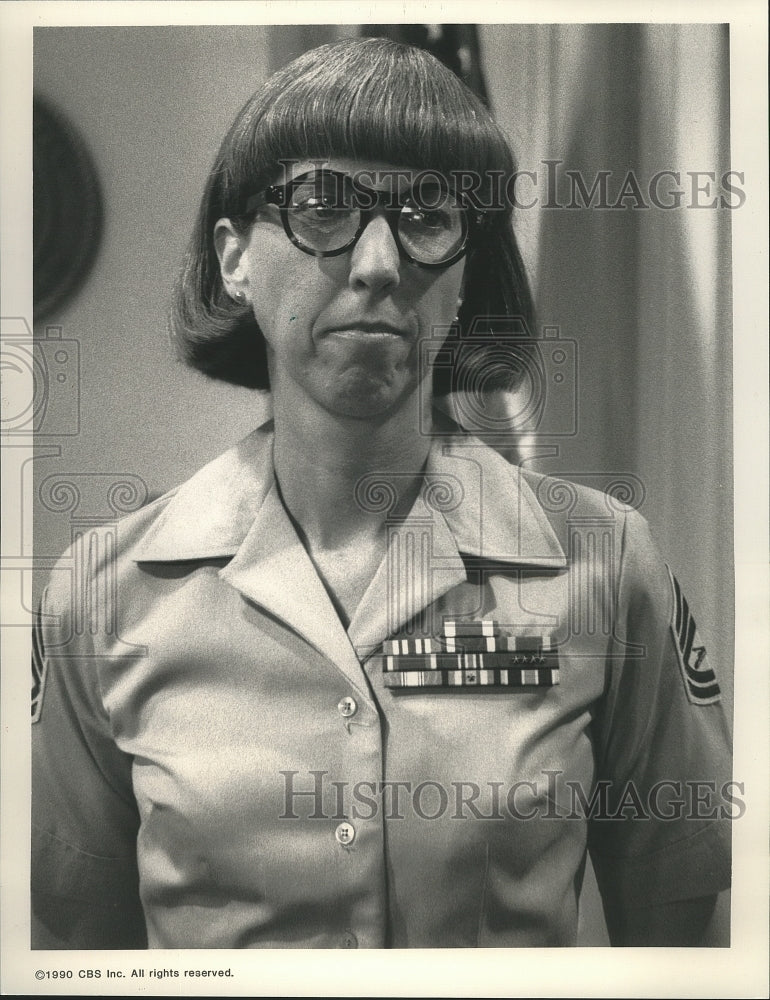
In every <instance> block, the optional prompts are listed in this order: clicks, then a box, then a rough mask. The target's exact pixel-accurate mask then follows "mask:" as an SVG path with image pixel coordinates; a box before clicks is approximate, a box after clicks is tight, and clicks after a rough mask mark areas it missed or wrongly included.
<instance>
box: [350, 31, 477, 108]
mask: <svg viewBox="0 0 770 1000" xmlns="http://www.w3.org/2000/svg"><path fill="white" fill-rule="evenodd" d="M361 34H362V35H366V36H369V37H375V38H392V39H393V41H395V42H403V43H404V44H406V45H416V46H417V47H418V48H421V49H427V50H428V52H430V53H431V55H434V56H435V57H436V58H437V59H440V60H441V62H442V63H444V65H445V66H448V67H449V69H451V70H452V72H454V73H456V74H457V75H458V76H459V77H460V79H461V80H462V81H463V83H464V84H465V85H466V86H467V87H470V89H471V90H472V91H473V92H474V93H475V94H476V96H477V97H478V98H480V99H481V100H482V101H483V102H484V104H486V106H487V107H489V96H488V95H487V88H486V84H485V82H484V73H483V71H482V69H481V54H480V51H479V36H478V32H477V30H476V25H475V24H364V25H363V26H362V28H361Z"/></svg>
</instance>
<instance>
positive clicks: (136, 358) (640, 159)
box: [22, 25, 740, 944]
mask: <svg viewBox="0 0 770 1000" xmlns="http://www.w3.org/2000/svg"><path fill="white" fill-rule="evenodd" d="M355 33H357V28H356V26H355V25H349V26H344V27H340V26H335V25H327V26H323V25H321V26H318V25H315V26H312V27H308V26H291V25H289V26H280V27H264V26H232V27H184V28H182V27H163V28H45V29H38V30H36V32H35V40H34V46H35V52H34V56H35V63H34V66H35V69H34V72H35V85H36V89H37V90H38V91H39V93H40V94H41V96H43V97H45V98H47V99H49V100H50V101H51V102H52V103H53V104H54V105H55V106H56V107H58V108H59V109H60V110H61V111H62V112H64V114H66V115H67V116H68V117H69V118H70V119H71V120H72V122H73V123H74V124H75V125H76V127H77V128H78V129H79V130H80V132H81V134H82V135H83V137H84V139H85V140H86V142H87V144H88V146H89V147H90V150H91V153H92V156H93V159H94V162H95V164H96V167H97V170H98V172H99V175H100V179H101V183H102V188H103V194H104V202H105V231H104V237H103V242H102V245H101V248H100V251H99V255H98V257H97V260H96V263H95V266H94V268H93V270H92V272H91V274H90V276H89V278H88V280H87V282H86V284H85V285H84V286H83V288H82V289H81V290H80V291H79V293H78V294H77V296H76V297H75V298H74V299H72V300H71V301H70V302H69V303H68V304H67V305H66V306H64V307H63V308H61V309H60V310H59V311H58V312H57V314H55V315H53V316H50V317H48V318H47V319H46V321H45V324H43V326H42V327H41V328H40V329H38V330H36V331H35V333H36V335H39V336H44V335H45V327H46V326H51V325H56V326H60V327H61V330H62V336H64V337H69V338H74V339H77V340H78V342H79V345H80V353H81V371H80V431H79V433H78V434H77V435H75V436H72V437H67V438H65V437H60V438H53V439H51V441H52V442H53V443H55V444H56V445H57V446H58V447H59V448H60V454H59V456H58V457H57V456H55V455H52V454H50V449H49V451H48V452H46V450H45V449H44V448H43V447H41V448H40V451H39V457H38V458H37V459H36V461H35V463H34V466H35V481H36V484H37V485H39V484H40V483H41V482H42V481H43V480H44V479H46V477H49V476H51V475H52V474H55V473H62V474H70V473H75V474H78V475H80V474H83V473H107V474H110V475H112V476H114V477H116V478H119V477H120V476H121V475H123V474H126V473H131V474H135V475H138V476H140V477H141V478H142V479H143V480H144V481H145V482H146V484H147V486H148V489H149V491H150V492H151V494H153V495H157V494H159V493H161V492H164V491H165V490H167V489H169V488H171V487H172V486H174V485H176V484H177V483H179V482H181V481H182V480H184V479H185V478H186V477H188V476H189V475H191V474H192V473H193V472H194V471H195V470H196V469H197V468H199V467H200V466H201V465H202V464H204V462H206V461H207V460H209V459H210V458H213V457H214V456H215V455H216V454H218V453H219V452H221V451H222V450H224V449H225V448H226V447H227V446H228V445H229V444H231V443H232V442H234V441H235V440H237V439H238V438H239V437H241V436H242V435H243V434H245V433H247V431H248V430H250V429H251V428H252V427H253V426H254V425H255V424H256V423H257V422H258V420H259V419H260V417H261V416H262V414H263V413H264V412H265V404H264V401H263V400H262V399H261V398H260V397H259V395H255V394H253V393H249V392H247V391H246V390H238V389H234V388H231V387H227V386H224V385H222V386H220V385H217V384H216V383H213V382H208V381H206V380H205V379H203V378H202V377H200V376H198V375H196V374H195V373H193V372H190V371H189V370H186V369H183V368H181V367H180V366H178V365H177V364H175V363H174V361H173V360H172V358H171V355H170V351H169V347H168V343H167V340H166V335H165V316H166V311H167V308H168V301H169V294H170V289H171V285H172V283H173V279H174V275H175V273H176V271H177V268H178V265H179V261H180V258H181V255H182V252H183V250H184V247H185V244H186V242H187V239H188V236H189V233H190V231H191V227H192V220H193V216H194V213H195V210H196V207H197V202H198V199H199V196H200V192H201V190H202V186H203V181H204V178H205V176H206V173H207V170H208V167H209V165H210V162H211V160H212V158H213V155H214V151H215V148H216V146H217V145H218V143H219V140H220V139H221V136H222V134H223V132H224V129H225V127H226V125H227V124H228V123H229V121H230V120H231V118H232V117H233V115H234V114H235V112H236V111H237V110H238V109H239V108H240V106H241V105H242V103H243V102H244V101H245V99H246V98H247V97H248V96H249V95H250V94H251V93H252V92H253V90H254V89H255V88H256V87H257V86H258V85H259V84H260V83H261V82H262V81H263V80H264V79H265V77H266V76H267V75H269V73H270V72H272V71H273V70H274V69H277V68H278V66H280V65H282V64H284V63H285V62H287V61H288V60H289V59H290V58H293V57H294V56H295V55H298V54H299V53H300V52H301V51H303V50H304V49H306V48H309V47H312V46H314V45H317V44H320V43H321V42H323V41H327V40H329V39H331V38H334V37H338V36H339V35H341V34H347V35H349V34H355ZM479 38H480V45H481V55H482V61H483V69H484V72H485V75H486V81H487V89H488V92H489V96H490V100H491V103H492V106H493V109H494V111H495V113H496V114H497V117H498V119H499V121H500V122H501V124H502V126H503V128H504V129H505V130H506V131H507V133H508V134H509V135H510V137H511V139H512V142H513V144H514V147H515V150H516V153H517V156H518V160H519V164H520V167H521V168H522V169H527V170H532V171H536V172H538V174H539V175H541V176H542V173H543V170H544V167H543V161H544V160H547V159H554V160H560V161H563V169H572V170H580V171H581V172H582V173H583V174H584V176H585V178H586V179H587V180H588V182H589V184H590V181H591V179H592V178H593V177H594V176H595V175H596V174H597V173H598V171H601V170H610V171H612V172H613V177H614V178H616V179H620V178H623V177H624V176H625V175H626V174H627V173H628V171H629V170H633V171H634V173H635V174H636V176H637V177H638V178H640V179H641V180H642V181H643V184H642V187H643V188H644V180H645V179H649V178H650V177H651V176H652V175H653V174H654V173H655V172H656V171H658V170H664V169H666V170H674V171H681V172H683V174H684V172H686V171H695V170H703V171H713V172H715V173H716V175H717V177H719V176H720V175H721V174H722V173H723V172H724V171H725V170H727V169H728V168H729V166H730V164H729V113H728V80H729V68H728V38H727V33H726V28H723V27H721V26H714V25H711V26H709V25H694V26H672V25H660V26H645V25H585V26H584V25H570V26H559V25H553V26H551V25H483V26H481V27H480V29H479ZM734 167H735V168H736V169H740V164H735V165H734ZM521 190H522V196H524V195H525V194H526V193H527V192H528V190H529V189H528V188H527V187H525V186H522V189H521ZM537 193H540V192H537ZM704 200H706V199H704ZM516 225H517V232H518V234H519V238H520V240H521V243H522V248H523V252H524V255H525V259H526V261H527V263H528V265H529V269H530V273H531V275H532V279H533V284H534V286H535V289H536V298H537V304H538V309H539V313H540V319H541V321H542V322H543V323H546V324H549V325H551V326H556V327H558V328H559V330H560V335H561V336H562V337H563V338H568V339H571V340H574V341H575V342H576V344H577V352H578V375H577V392H578V397H577V402H578V418H579V426H578V433H577V434H576V435H575V436H573V437H569V438H562V439H559V441H558V452H557V453H556V454H553V455H552V456H551V457H550V458H542V459H540V460H539V462H538V467H540V468H541V469H543V470H544V471H549V472H555V473H559V474H562V473H563V474H568V473H573V474H576V475H581V476H584V475H585V474H587V473H619V474H624V473H625V474H631V475H634V476H637V477H638V478H639V479H640V480H641V481H642V482H643V484H644V487H645V491H646V499H645V501H644V504H643V506H642V508H641V509H642V512H643V513H644V514H645V515H646V516H647V518H648V519H649V521H650V522H651V524H652V528H653V532H654V534H655V537H656V538H657V540H658V543H659V545H660V547H661V549H662V551H663V552H664V553H665V555H666V558H667V560H668V561H669V562H670V564H671V566H672V568H673V570H674V571H675V573H676V574H677V575H678V577H679V579H680V581H681V583H682V585H683V588H684V590H685V593H686V594H687V595H688V598H689V600H690V603H691V605H692V607H693V609H694V611H695V614H696V618H697V621H698V623H699V627H700V631H701V633H702V635H703V638H704V640H705V642H706V644H707V646H708V647H709V650H710V656H711V657H712V659H713V661H714V664H715V665H716V667H717V670H718V671H719V673H720V675H721V679H722V680H723V682H724V683H723V687H724V689H725V690H726V694H727V697H728V700H730V703H731V676H730V675H731V669H732V623H733V611H732V607H733V598H732V594H733V563H732V537H733V535H732V464H731V455H732V448H731V427H732V418H731V405H732V400H731V357H732V353H731V350H732V348H731V343H732V336H731V298H730V291H731V276H730V211H729V210H724V209H723V210H716V209H715V210H708V209H694V208H692V209H691V208H684V207H682V208H681V209H678V210H676V211H664V210H660V209H656V208H652V209H649V210H621V211H607V210H597V209H591V210H567V209H563V210H542V208H534V209H531V210H527V211H522V212H520V213H518V218H517V222H516ZM34 514H35V541H34V544H35V553H36V555H37V556H38V557H39V558H40V560H41V562H45V561H46V560H47V559H49V558H52V557H54V556H56V555H57V554H58V553H60V552H61V551H62V550H63V549H64V547H65V546H66V545H67V544H68V542H69V535H70V522H69V520H68V517H67V516H66V515H62V514H55V513H53V512H52V511H50V510H49V509H46V508H44V507H43V506H42V505H41V504H40V503H39V502H36V504H35V509H34ZM24 531H25V532H27V531H28V529H27V528H26V527H25V528H24ZM22 541H23V545H24V550H25V551H28V549H29V547H30V545H31V539H30V538H29V536H28V535H25V538H24V539H23V540H22ZM44 576H45V573H44V572H41V573H39V574H38V576H37V578H36V579H35V586H34V591H35V600H37V597H38V595H39V593H40V590H41V587H42V584H43V582H44ZM580 941H581V943H583V944H594V943H596V944H601V943H606V933H605V932H604V929H603V927H602V921H601V916H600V913H599V907H598V904H597V897H596V890H595V886H594V885H593V883H592V882H591V881H590V880H589V882H588V886H587V889H586V893H585V896H584V905H583V906H582V910H581V928H580Z"/></svg>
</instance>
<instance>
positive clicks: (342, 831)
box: [334, 823, 356, 847]
mask: <svg viewBox="0 0 770 1000" xmlns="http://www.w3.org/2000/svg"><path fill="white" fill-rule="evenodd" d="M334 836H335V837H336V838H337V843H339V844H341V845H342V846H343V847H348V846H349V845H350V844H352V843H353V841H354V840H355V839H356V828H355V827H354V826H353V824H352V823H340V825H339V826H338V827H337V829H336V830H335V831H334Z"/></svg>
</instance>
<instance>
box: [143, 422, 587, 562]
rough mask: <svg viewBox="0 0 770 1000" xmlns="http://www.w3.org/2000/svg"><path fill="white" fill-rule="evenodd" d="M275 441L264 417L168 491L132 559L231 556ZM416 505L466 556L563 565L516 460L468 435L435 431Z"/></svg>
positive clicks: (253, 508)
mask: <svg viewBox="0 0 770 1000" xmlns="http://www.w3.org/2000/svg"><path fill="white" fill-rule="evenodd" d="M272 445H273V423H272V420H269V421H267V422H266V423H264V424H263V425H261V426H260V427H258V428H257V429H256V430H254V431H252V432H251V434H249V435H248V436H247V437H245V438H244V439H243V440H242V441H240V442H238V444H236V445H235V446H234V447H232V448H230V449H229V450H228V451H226V452H224V453H223V454H222V455H220V456H219V457H218V458H216V459H214V460H213V461H212V462H210V463H209V464H208V465H205V466H204V467H203V468H202V469H201V470H200V471H199V472H197V473H196V474H195V475H194V476H192V478H190V479H188V480H187V481H186V482H185V483H184V484H183V485H182V486H180V487H179V488H178V489H177V490H175V491H174V492H173V493H172V494H171V495H170V499H169V500H168V503H167V505H166V507H165V508H164V510H163V512H162V513H161V514H160V516H159V517H158V519H157V520H156V521H155V522H154V524H153V525H152V527H151V528H150V529H149V531H148V532H147V534H146V535H145V536H144V538H143V539H142V541H141V542H140V544H139V546H138V548H137V549H136V551H135V552H134V554H133V558H134V560H135V561H136V562H184V561H191V560H198V559H217V558H229V557H231V556H234V555H236V553H237V552H238V550H239V549H240V548H241V545H242V544H243V542H244V540H245V539H246V537H247V535H248V534H249V531H250V529H251V528H252V526H253V525H254V522H255V520H256V518H257V515H258V514H259V512H260V510H261V508H262V506H263V504H264V503H265V500H266V498H267V497H268V494H269V493H270V492H271V489H272V487H273V484H274V481H275V480H274V474H273V459H272ZM418 505H419V506H420V510H419V511H418V510H417V507H416V508H415V511H413V512H412V514H413V515H414V514H420V515H424V514H427V515H428V516H431V517H433V518H434V519H435V520H436V521H443V522H444V524H445V525H446V528H448V530H449V535H451V537H452V538H453V539H454V543H455V546H456V549H455V551H456V552H460V553H462V554H463V555H468V556H475V557H479V558H482V559H486V560H490V561H494V562H504V563H510V564H512V565H526V566H543V567H550V568H554V569H558V568H563V567H564V566H566V565H567V562H566V559H565V556H564V552H563V549H562V547H561V545H560V544H559V541H558V539H557V537H556V535H555V533H554V530H553V528H552V527H551V525H550V522H549V521H548V518H547V517H546V515H545V513H544V511H543V509H542V507H541V505H540V503H539V502H538V501H537V498H536V497H535V494H534V492H533V490H532V488H531V487H530V485H529V483H528V482H527V480H526V478H525V475H524V474H523V473H522V470H521V468H520V467H518V466H513V465H510V464H509V463H508V462H507V461H506V460H505V459H504V458H503V457H502V456H501V455H499V454H498V453H497V452H495V451H493V450H492V449H490V448H489V447H487V446H485V445H484V444H482V442H481V441H479V440H478V439H477V438H474V437H472V436H470V435H465V434H445V435H443V436H440V437H436V438H434V440H433V442H432V444H431V450H430V454H429V457H428V462H427V466H426V486H425V489H424V491H423V494H422V497H421V498H420V501H419V502H418ZM410 516H411V515H410ZM442 537H446V540H447V542H449V538H448V537H447V536H445V535H443V534H442ZM455 546H452V548H454V547H455Z"/></svg>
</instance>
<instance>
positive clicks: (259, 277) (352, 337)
mask: <svg viewBox="0 0 770 1000" xmlns="http://www.w3.org/2000/svg"><path fill="white" fill-rule="evenodd" d="M318 165H319V164H318V163H317V162H316V163H300V164H297V165H296V166H293V168H292V170H291V171H289V173H288V175H287V177H286V179H290V178H291V177H295V176H298V175H299V174H302V173H304V172H306V171H308V170H311V169H313V167H314V166H315V167H317V166H318ZM324 166H326V167H329V168H330V169H332V170H337V171H341V172H344V173H348V174H354V173H355V172H356V171H359V170H365V171H367V173H368V174H369V175H370V176H368V177H367V179H366V183H367V184H368V185H369V186H370V187H372V188H375V189H383V190H389V189H390V186H392V184H393V181H392V179H389V178H388V177H387V176H386V177H384V178H377V177H376V176H374V177H373V176H371V175H375V174H376V172H377V171H385V170H391V171H393V170H394V168H392V167H388V165H386V164H381V163H371V162H362V161H357V160H350V159H343V158H335V159H331V160H329V161H327V162H326V163H325V164H324ZM391 177H392V174H391ZM370 180H371V183H370ZM407 186H409V180H408V178H407V177H399V180H398V187H399V188H402V187H407ZM219 225H220V229H222V224H221V223H220V224H219ZM220 238H222V234H221V233H220ZM235 239H236V238H235V236H233V235H232V234H230V235H225V237H224V243H226V244H227V245H229V246H230V248H231V249H232V250H234V254H233V255H232V259H231V260H230V261H229V263H228V258H227V254H226V253H225V254H223V252H222V250H221V247H220V259H221V260H222V262H223V276H224V278H225V281H226V284H227V286H228V287H229V288H230V289H236V290H241V291H243V292H244V294H245V295H246V298H247V300H248V301H249V302H250V303H251V306H252V308H253V310H254V316H255V318H256V320H257V323H258V324H259V326H260V329H261V330H262V332H263V333H264V336H265V339H266V341H267V344H268V360H269V366H270V381H271V387H272V390H273V392H274V393H275V394H279V393H287V394H288V395H289V396H290V397H293V398H294V399H299V400H301V399H302V398H306V397H310V398H311V399H313V400H314V401H315V402H316V403H317V404H319V405H320V406H322V407H323V408H324V409H326V410H327V411H329V412H331V413H335V414H338V415H340V416H347V417H354V418H370V417H379V416H386V415H387V414H389V413H392V412H393V411H394V410H396V409H398V407H399V406H400V405H401V404H403V403H404V402H405V400H406V399H407V398H408V397H409V396H410V395H411V394H412V393H414V392H415V391H416V390H417V388H418V381H419V375H420V370H419V357H420V350H419V345H420V343H421V342H422V341H424V340H426V339H427V338H430V337H431V336H432V335H433V336H434V337H436V336H438V337H439V338H441V339H443V337H444V336H445V335H446V328H447V327H448V326H449V325H450V324H451V323H452V320H453V319H454V317H455V316H456V314H457V303H458V296H459V295H460V290H461V286H462V278H463V270H464V260H462V259H461V260H460V261H458V262H457V263H456V264H453V265H451V266H450V267H448V268H444V269H440V270H425V269H423V268H420V267H417V266H416V265H414V264H412V263H410V262H408V261H404V260H402V259H401V257H400V256H399V251H398V247H397V246H396V243H395V240H394V237H393V234H392V232H391V230H390V227H389V225H388V222H387V220H386V218H385V216H384V215H383V214H381V213H377V214H375V216H374V217H373V218H372V219H371V221H370V222H369V224H368V226H367V227H366V229H365V230H364V232H363V233H362V235H361V237H360V239H359V240H358V242H357V243H356V244H355V246H353V247H352V249H351V250H349V251H347V252H345V253H343V254H341V255H340V256H337V257H324V258H321V257H312V256H310V255H308V254H307V253H304V252H303V251H301V250H299V249H298V248H297V247H295V246H294V245H293V244H292V243H291V242H290V241H289V239H288V237H287V236H286V233H285V232H284V229H283V226H282V224H281V219H280V214H279V210H278V208H276V207H275V206H273V205H268V206H265V207H264V208H263V209H260V212H259V214H258V216H257V219H256V221H255V222H254V224H253V225H252V227H251V229H250V230H249V231H248V233H247V234H246V236H245V237H243V238H240V239H239V241H238V243H239V245H238V248H237V250H236V249H235ZM218 245H219V244H218ZM238 254H240V256H238ZM236 257H238V259H237V267H234V266H233V265H234V262H235V259H236ZM228 271H229V277H228ZM436 328H438V329H436ZM434 331H435V332H434ZM439 342H440V341H439ZM429 385H430V381H429V377H428V379H427V380H426V389H427V388H428V387H429Z"/></svg>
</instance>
